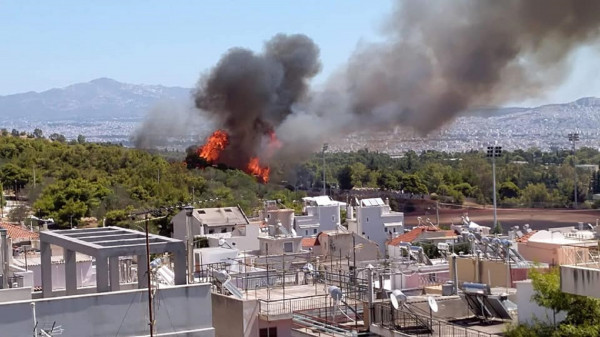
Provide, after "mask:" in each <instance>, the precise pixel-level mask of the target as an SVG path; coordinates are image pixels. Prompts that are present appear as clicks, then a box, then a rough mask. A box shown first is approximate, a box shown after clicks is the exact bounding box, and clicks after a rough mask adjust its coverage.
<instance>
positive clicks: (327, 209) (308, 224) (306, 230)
mask: <svg viewBox="0 0 600 337" xmlns="http://www.w3.org/2000/svg"><path fill="white" fill-rule="evenodd" d="M303 201H304V209H303V214H304V215H300V216H296V217H295V219H294V228H295V229H296V233H297V234H298V235H300V236H302V237H310V236H315V235H317V234H318V233H320V232H322V231H328V230H336V229H337V228H338V226H340V225H341V220H340V207H344V206H345V205H346V203H343V202H339V201H335V200H332V199H331V198H330V197H329V196H319V197H306V198H303Z"/></svg>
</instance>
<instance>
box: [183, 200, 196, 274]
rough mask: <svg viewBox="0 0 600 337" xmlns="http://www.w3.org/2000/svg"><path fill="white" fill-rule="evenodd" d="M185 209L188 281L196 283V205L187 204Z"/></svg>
mask: <svg viewBox="0 0 600 337" xmlns="http://www.w3.org/2000/svg"><path fill="white" fill-rule="evenodd" d="M183 209H184V210H185V230H186V243H185V244H186V247H187V249H186V251H187V266H188V268H187V272H188V283H189V284H192V283H194V269H193V264H194V235H193V231H192V215H193V212H194V207H192V206H190V205H187V206H185V207H184V208H183Z"/></svg>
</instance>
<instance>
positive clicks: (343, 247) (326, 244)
mask: <svg viewBox="0 0 600 337" xmlns="http://www.w3.org/2000/svg"><path fill="white" fill-rule="evenodd" d="M352 234H353V233H343V232H340V233H332V234H331V235H328V234H323V235H320V236H319V241H320V244H321V254H322V255H323V256H325V257H328V256H331V255H333V258H334V259H336V258H337V259H339V256H340V252H341V256H342V258H343V259H345V258H346V257H348V256H349V257H350V259H354V256H355V255H356V261H357V262H360V261H372V260H376V259H378V258H379V257H381V254H380V253H379V247H378V246H377V245H376V244H375V243H374V242H372V241H369V240H367V239H366V238H364V237H361V236H360V235H356V237H355V238H354V242H353V241H352ZM353 244H356V245H357V246H359V248H357V249H356V250H354V249H353V247H354V246H353Z"/></svg>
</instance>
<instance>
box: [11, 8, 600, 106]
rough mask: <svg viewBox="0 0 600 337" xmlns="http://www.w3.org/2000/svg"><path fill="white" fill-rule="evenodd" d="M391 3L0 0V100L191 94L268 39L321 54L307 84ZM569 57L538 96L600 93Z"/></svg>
mask: <svg viewBox="0 0 600 337" xmlns="http://www.w3.org/2000/svg"><path fill="white" fill-rule="evenodd" d="M391 8H392V2H391V0H372V1H353V0H346V1H342V0H339V1H331V0H330V1H322V0H321V1H317V0H302V1H281V0H279V1H276V0H270V1H267V0H260V1H259V0H256V1H227V0H221V1H217V0H215V1H148V0H145V1H141V0H140V1H133V0H128V1H95V2H92V1H58V0H57V1H19V0H14V1H5V0H0V27H1V29H0V45H2V47H3V48H2V51H1V52H0V74H1V76H0V95H7V94H12V93H18V92H24V91H32V90H33V91H43V90H47V89H50V88H54V87H64V86H67V85H69V84H73V83H77V82H87V81H89V80H92V79H94V78H98V77H110V78H114V79H116V80H119V81H122V82H128V83H144V84H163V85H177V86H185V87H191V86H194V85H195V83H196V81H197V79H198V77H199V75H200V74H201V73H202V72H205V71H207V70H208V69H210V67H211V66H212V65H214V64H215V63H216V62H217V61H218V59H219V58H220V56H221V55H222V54H223V53H224V52H225V51H227V49H229V48H231V47H234V46H240V47H247V48H250V49H253V50H257V51H258V50H260V49H261V47H262V44H263V42H264V41H266V40H268V39H269V38H270V37H271V36H273V35H275V34H277V33H280V32H282V33H303V34H306V35H308V36H310V37H311V38H312V39H313V40H315V42H316V43H317V44H318V45H319V46H320V47H321V60H322V63H323V71H322V73H321V74H320V75H319V76H318V77H317V78H316V79H315V82H316V84H318V83H321V82H323V81H325V79H326V78H327V76H328V75H329V74H331V72H333V71H335V70H336V69H338V68H339V67H340V66H341V65H343V64H344V63H345V61H346V60H347V58H348V56H349V55H350V54H351V52H352V51H353V50H354V48H355V47H356V45H357V43H358V42H359V41H361V40H364V41H372V40H375V39H377V38H378V37H379V31H380V27H381V25H382V24H383V19H384V18H385V15H386V13H387V12H389V11H390V10H391ZM598 59H599V58H598V57H597V54H596V53H593V52H591V51H590V49H587V50H583V51H580V52H578V53H577V54H576V55H574V61H575V62H574V64H575V66H574V68H573V70H572V73H571V76H570V78H569V79H568V80H567V82H565V83H564V84H563V85H562V86H561V87H560V88H558V89H557V90H556V92H551V93H549V94H548V95H547V97H546V98H545V99H541V100H535V101H530V102H527V104H537V103H542V102H564V101H569V100H573V99H576V98H579V97H582V96H592V95H595V96H600V60H598Z"/></svg>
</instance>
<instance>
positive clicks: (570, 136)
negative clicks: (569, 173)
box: [569, 133, 579, 209]
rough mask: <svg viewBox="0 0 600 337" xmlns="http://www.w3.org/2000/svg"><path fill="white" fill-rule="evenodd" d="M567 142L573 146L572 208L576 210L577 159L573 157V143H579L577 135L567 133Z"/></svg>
mask: <svg viewBox="0 0 600 337" xmlns="http://www.w3.org/2000/svg"><path fill="white" fill-rule="evenodd" d="M569 141H570V142H571V143H572V144H573V174H574V178H575V184H574V189H573V202H574V203H573V208H575V209H577V163H576V160H577V157H575V142H578V141H579V133H569Z"/></svg>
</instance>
